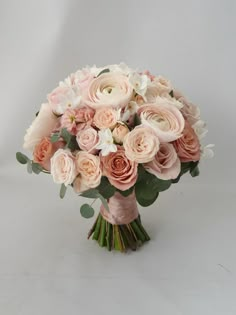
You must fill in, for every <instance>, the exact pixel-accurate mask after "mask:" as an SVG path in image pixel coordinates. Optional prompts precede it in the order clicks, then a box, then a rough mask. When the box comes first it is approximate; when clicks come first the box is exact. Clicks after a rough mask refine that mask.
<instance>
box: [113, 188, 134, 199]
mask: <svg viewBox="0 0 236 315" xmlns="http://www.w3.org/2000/svg"><path fill="white" fill-rule="evenodd" d="M133 190H134V186H133V187H131V188H129V189H127V190H123V191H122V190H117V191H118V192H119V193H120V194H121V195H122V196H124V197H127V196H129V195H130V194H132V192H133Z"/></svg>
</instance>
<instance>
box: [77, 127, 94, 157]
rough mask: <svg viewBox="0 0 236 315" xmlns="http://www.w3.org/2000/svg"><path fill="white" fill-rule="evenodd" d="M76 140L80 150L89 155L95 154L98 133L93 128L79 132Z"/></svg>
mask: <svg viewBox="0 0 236 315" xmlns="http://www.w3.org/2000/svg"><path fill="white" fill-rule="evenodd" d="M76 140H77V143H78V145H79V147H80V149H81V150H84V151H88V152H89V153H91V154H94V153H96V152H97V149H95V147H96V145H97V144H98V133H97V131H96V130H95V129H94V128H92V127H88V128H86V129H83V130H81V131H79V132H78V134H77V136H76Z"/></svg>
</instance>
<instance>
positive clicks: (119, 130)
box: [112, 122, 129, 144]
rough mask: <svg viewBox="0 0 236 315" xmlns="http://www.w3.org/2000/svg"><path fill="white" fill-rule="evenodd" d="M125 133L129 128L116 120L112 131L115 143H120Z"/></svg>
mask: <svg viewBox="0 0 236 315" xmlns="http://www.w3.org/2000/svg"><path fill="white" fill-rule="evenodd" d="M127 133H129V128H128V127H127V126H126V124H123V123H121V122H118V123H117V124H116V126H115V128H114V129H113V131H112V136H113V139H114V140H115V142H116V143H119V144H122V143H123V140H124V137H125V136H126V135H127Z"/></svg>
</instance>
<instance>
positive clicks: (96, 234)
mask: <svg viewBox="0 0 236 315" xmlns="http://www.w3.org/2000/svg"><path fill="white" fill-rule="evenodd" d="M101 221H102V216H101V214H100V213H99V215H98V219H97V224H96V227H95V231H94V233H93V240H98V237H99V231H100V226H101Z"/></svg>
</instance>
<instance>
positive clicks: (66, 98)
mask: <svg viewBox="0 0 236 315" xmlns="http://www.w3.org/2000/svg"><path fill="white" fill-rule="evenodd" d="M48 101H49V104H50V105H51V106H52V109H53V112H54V113H55V114H57V115H62V114H63V113H64V112H65V111H66V110H67V109H74V108H78V107H79V105H80V101H81V95H80V93H79V91H78V90H77V89H76V88H73V87H71V86H66V85H63V86H62V85H61V86H58V87H57V88H56V89H55V90H53V91H52V92H51V93H50V94H49V95H48Z"/></svg>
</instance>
